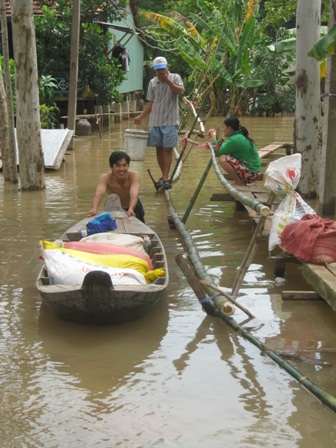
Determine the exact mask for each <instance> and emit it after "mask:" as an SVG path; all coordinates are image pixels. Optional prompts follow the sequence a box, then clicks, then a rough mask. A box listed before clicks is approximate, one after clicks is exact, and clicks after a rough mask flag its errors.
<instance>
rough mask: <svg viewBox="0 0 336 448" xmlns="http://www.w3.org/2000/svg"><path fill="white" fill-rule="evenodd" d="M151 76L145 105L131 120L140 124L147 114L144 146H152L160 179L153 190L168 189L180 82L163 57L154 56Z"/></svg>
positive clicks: (176, 142) (181, 84)
mask: <svg viewBox="0 0 336 448" xmlns="http://www.w3.org/2000/svg"><path fill="white" fill-rule="evenodd" d="M153 68H154V70H155V75H156V76H155V77H154V78H152V79H151V80H150V82H149V85H148V89H147V97H146V99H147V104H146V106H145V108H144V110H143V111H142V112H141V114H140V115H138V116H137V117H135V119H134V123H135V124H141V122H142V120H143V119H144V117H145V116H146V115H148V114H150V117H149V138H148V146H155V147H156V158H157V161H158V164H159V167H160V169H161V173H162V174H161V178H160V179H159V180H158V181H157V182H156V185H155V187H156V189H157V190H161V189H169V188H171V184H170V181H169V171H170V167H171V164H172V158H173V148H174V147H176V146H177V145H178V132H177V128H178V125H179V105H178V97H179V96H182V95H183V94H184V85H183V81H182V78H181V76H180V75H178V74H177V73H170V71H169V70H168V63H167V60H166V59H165V58H164V57H162V56H158V57H157V58H155V59H154V61H153Z"/></svg>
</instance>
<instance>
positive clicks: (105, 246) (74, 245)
mask: <svg viewBox="0 0 336 448" xmlns="http://www.w3.org/2000/svg"><path fill="white" fill-rule="evenodd" d="M63 246H64V247H65V248H66V249H74V250H81V251H82V252H89V253H91V254H99V255H113V254H125V255H132V256H133V257H138V258H141V259H142V260H145V261H147V263H148V269H149V270H150V271H151V270H152V269H153V262H152V260H151V259H150V258H149V256H148V255H146V254H143V253H141V252H138V251H137V250H135V249H131V248H130V247H126V246H119V245H118V244H109V243H94V242H86V241H70V242H64V244H63Z"/></svg>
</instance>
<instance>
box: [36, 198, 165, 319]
mask: <svg viewBox="0 0 336 448" xmlns="http://www.w3.org/2000/svg"><path fill="white" fill-rule="evenodd" d="M106 212H109V213H111V214H112V217H113V218H114V219H115V221H116V224H117V228H116V229H115V230H113V233H117V234H130V235H137V236H141V237H143V238H146V240H147V242H148V247H147V248H146V251H147V253H148V256H149V257H150V259H151V260H152V263H153V269H154V270H155V269H159V268H162V269H163V270H164V276H162V277H158V278H157V279H156V280H155V281H154V282H152V283H149V284H145V285H113V284H112V280H111V276H110V275H109V274H107V273H106V272H103V271H99V270H95V271H92V272H89V273H88V274H86V276H85V278H84V281H83V283H82V284H73V285H64V284H53V279H52V278H50V277H49V275H48V270H47V267H46V264H45V263H44V264H43V267H42V269H41V271H40V273H39V275H38V278H37V281H36V286H37V289H38V291H39V293H40V295H41V297H42V299H43V301H44V302H45V304H46V305H47V307H48V308H49V310H50V311H51V312H52V313H53V314H54V315H56V316H58V317H59V318H61V319H63V320H67V321H72V322H77V323H81V324H94V325H107V324H116V323H124V322H129V321H132V320H135V319H138V318H140V317H142V316H143V315H145V314H146V313H148V312H149V311H150V310H151V309H152V308H153V307H154V306H155V305H156V303H157V302H158V301H159V300H160V298H161V297H162V295H163V293H164V291H165V290H166V288H167V285H168V281H169V275H168V265H167V257H166V253H165V250H164V247H163V245H162V243H161V241H160V239H159V237H158V236H157V234H156V233H155V232H154V231H153V230H152V229H151V228H149V227H148V226H147V225H146V224H144V223H143V222H141V221H140V220H138V219H137V218H135V217H128V216H127V213H126V212H125V211H124V210H123V209H122V208H121V206H120V200H119V197H118V196H117V195H110V196H109V197H108V198H107V201H106V203H105V206H104V210H103V213H106ZM97 216H98V215H97ZM91 219H92V218H85V219H83V220H81V221H80V222H78V223H77V224H75V225H74V226H72V227H71V228H69V229H68V230H67V231H66V232H65V233H64V234H63V235H62V236H61V240H62V241H63V242H69V241H79V240H80V239H81V236H82V234H83V231H85V230H86V224H87V223H88V222H89V221H90V220H91Z"/></svg>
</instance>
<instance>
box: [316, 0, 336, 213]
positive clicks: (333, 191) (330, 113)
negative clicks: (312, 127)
mask: <svg viewBox="0 0 336 448" xmlns="http://www.w3.org/2000/svg"><path fill="white" fill-rule="evenodd" d="M335 18H336V0H330V16H329V25H330V27H331V26H333V24H334V23H335ZM335 123H336V54H333V55H332V56H329V57H328V59H327V74H326V83H325V96H324V117H323V140H322V154H321V169H320V189H319V204H318V208H319V212H320V213H322V214H325V215H328V216H330V217H334V216H335V213H336V177H335V172H336V126H335Z"/></svg>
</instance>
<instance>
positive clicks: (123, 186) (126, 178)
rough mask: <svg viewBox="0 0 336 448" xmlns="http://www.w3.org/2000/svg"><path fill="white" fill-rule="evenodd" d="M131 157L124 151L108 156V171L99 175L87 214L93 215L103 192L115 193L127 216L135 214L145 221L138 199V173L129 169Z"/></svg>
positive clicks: (103, 194) (114, 152)
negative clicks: (109, 168)
mask: <svg viewBox="0 0 336 448" xmlns="http://www.w3.org/2000/svg"><path fill="white" fill-rule="evenodd" d="M130 162H131V159H130V157H129V155H128V154H127V153H126V152H124V151H113V152H112V154H111V155H110V158H109V163H110V167H111V172H110V173H104V174H101V175H100V176H99V181H98V185H97V188H96V193H95V195H94V197H93V200H92V207H91V210H90V211H89V212H88V214H87V216H94V215H96V213H97V209H98V207H99V204H100V203H101V200H102V199H103V197H104V196H105V194H117V195H118V196H119V198H120V202H121V206H122V208H123V209H124V210H126V211H127V215H128V216H136V217H137V218H138V219H140V221H142V222H145V219H144V216H145V212H144V209H143V207H142V204H141V202H140V199H139V193H140V175H139V173H137V172H136V171H131V170H129V165H130Z"/></svg>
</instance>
